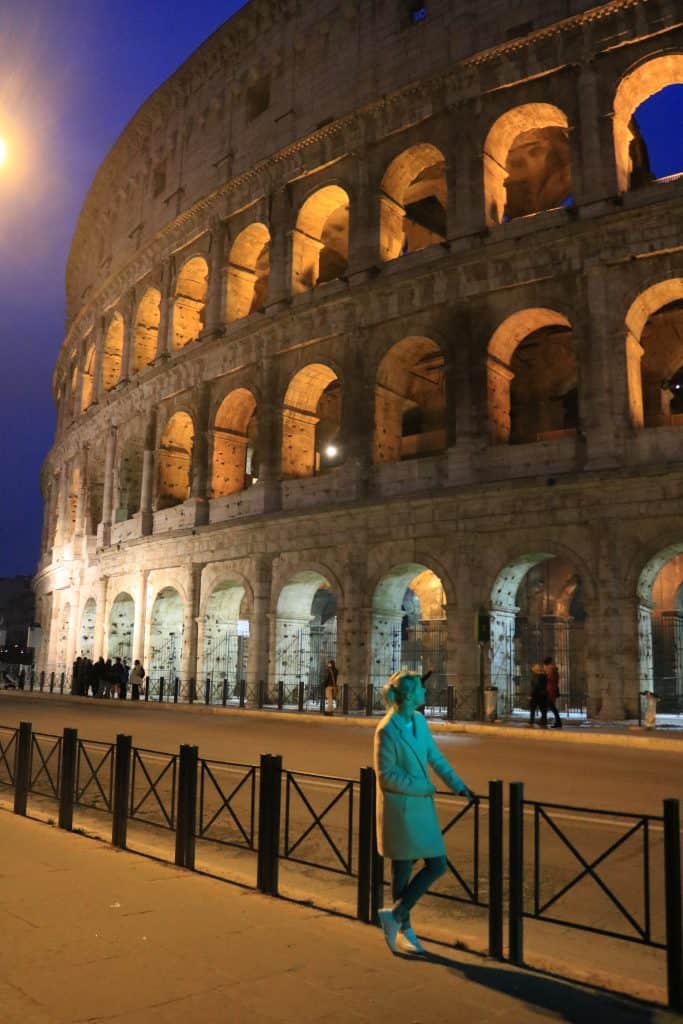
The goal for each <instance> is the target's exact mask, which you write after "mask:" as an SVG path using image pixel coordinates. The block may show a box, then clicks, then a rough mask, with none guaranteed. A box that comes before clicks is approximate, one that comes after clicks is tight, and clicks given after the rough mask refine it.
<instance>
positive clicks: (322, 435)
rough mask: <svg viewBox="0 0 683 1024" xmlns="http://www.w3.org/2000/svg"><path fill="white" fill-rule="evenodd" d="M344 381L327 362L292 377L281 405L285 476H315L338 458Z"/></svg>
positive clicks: (305, 367) (332, 464) (309, 366)
mask: <svg viewBox="0 0 683 1024" xmlns="http://www.w3.org/2000/svg"><path fill="white" fill-rule="evenodd" d="M341 402H342V395H341V384H340V381H339V378H338V377H337V375H336V373H335V372H334V370H332V369H331V367H329V366H326V365H325V364H324V363H309V364H308V365H307V366H304V367H303V368H302V369H301V370H299V372H298V373H296V374H295V375H294V377H292V379H291V381H290V382H289V386H288V388H287V391H286V393H285V397H284V402H283V409H282V467H281V469H282V476H283V477H305V476H313V475H314V474H315V473H319V472H321V471H323V470H325V469H329V468H331V467H332V466H334V465H336V464H337V463H338V461H339V457H340V456H339V447H338V440H339V430H340V426H341Z"/></svg>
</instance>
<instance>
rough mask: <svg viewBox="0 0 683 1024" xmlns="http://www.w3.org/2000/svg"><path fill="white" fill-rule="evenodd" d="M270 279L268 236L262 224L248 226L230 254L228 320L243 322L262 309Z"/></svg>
mask: <svg viewBox="0 0 683 1024" xmlns="http://www.w3.org/2000/svg"><path fill="white" fill-rule="evenodd" d="M269 276H270V234H269V232H268V228H267V227H266V226H265V224H250V225H249V227H247V228H245V229H244V231H241V232H240V233H239V235H238V236H237V238H236V239H235V241H234V243H233V246H232V249H231V250H230V263H229V266H228V301H227V319H228V322H229V323H231V322H232V321H233V320H242V319H243V318H244V317H245V316H249V315H250V314H251V313H259V312H261V311H262V310H263V309H264V308H265V304H266V299H267V297H268V279H269Z"/></svg>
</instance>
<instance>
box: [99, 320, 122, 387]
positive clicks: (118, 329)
mask: <svg viewBox="0 0 683 1024" xmlns="http://www.w3.org/2000/svg"><path fill="white" fill-rule="evenodd" d="M122 358H123V317H122V316H121V314H120V313H114V315H113V317H112V318H111V320H110V322H109V327H108V328H107V333H106V334H105V336H104V342H103V345H102V390H103V391H111V389H112V388H115V387H116V385H117V384H118V382H119V380H120V379H121V360H122Z"/></svg>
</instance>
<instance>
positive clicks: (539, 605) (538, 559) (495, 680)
mask: <svg viewBox="0 0 683 1024" xmlns="http://www.w3.org/2000/svg"><path fill="white" fill-rule="evenodd" d="M582 568H583V566H582V565H581V564H580V563H579V562H578V561H577V560H574V559H573V558H571V557H567V556H566V555H562V554H558V553H557V551H550V550H543V548H542V547H539V548H537V549H535V550H533V549H532V550H529V551H527V552H525V553H522V554H519V555H517V556H516V557H515V558H513V559H511V560H510V561H509V562H508V563H507V564H506V565H505V566H504V567H503V568H502V569H501V570H500V571H499V572H498V574H497V576H496V578H495V581H494V583H493V586H492V588H491V594H490V599H489V600H490V605H489V611H490V649H489V657H490V672H491V685H492V686H495V687H496V688H497V689H498V704H499V709H500V711H501V713H502V714H510V713H512V711H514V710H516V709H517V710H521V709H523V708H526V706H527V703H526V702H527V697H528V691H529V679H530V676H531V667H532V665H534V664H536V663H541V662H542V661H543V659H544V658H545V657H553V658H554V659H555V662H556V664H557V666H558V668H559V672H560V683H561V691H562V693H563V694H564V695H566V701H567V707H568V708H570V707H583V706H584V705H585V695H586V693H587V686H588V680H587V676H586V641H585V635H584V622H585V619H586V608H585V600H584V585H585V582H586V581H585V577H584V574H583V572H582V571H581V570H582Z"/></svg>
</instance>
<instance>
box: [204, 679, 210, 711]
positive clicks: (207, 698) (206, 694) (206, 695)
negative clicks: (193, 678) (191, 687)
mask: <svg viewBox="0 0 683 1024" xmlns="http://www.w3.org/2000/svg"><path fill="white" fill-rule="evenodd" d="M204 703H205V704H210V703H211V676H207V677H206V682H205V683H204Z"/></svg>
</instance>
